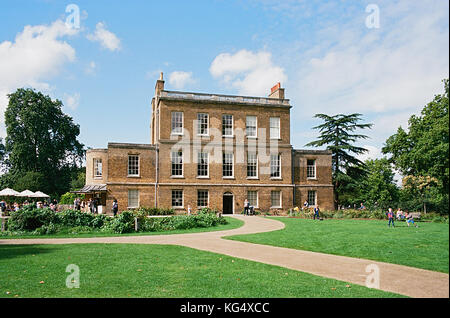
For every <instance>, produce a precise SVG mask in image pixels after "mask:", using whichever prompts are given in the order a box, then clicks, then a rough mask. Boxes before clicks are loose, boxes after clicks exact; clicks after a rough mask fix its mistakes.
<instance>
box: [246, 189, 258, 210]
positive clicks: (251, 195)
mask: <svg viewBox="0 0 450 318" xmlns="http://www.w3.org/2000/svg"><path fill="white" fill-rule="evenodd" d="M247 200H248V202H249V204H250V205H251V206H253V207H258V191H247Z"/></svg>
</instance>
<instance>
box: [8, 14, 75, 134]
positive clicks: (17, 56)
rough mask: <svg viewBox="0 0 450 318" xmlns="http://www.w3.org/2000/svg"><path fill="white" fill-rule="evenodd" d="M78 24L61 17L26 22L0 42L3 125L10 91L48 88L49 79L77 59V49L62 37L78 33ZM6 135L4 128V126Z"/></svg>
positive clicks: (44, 89)
mask: <svg viewBox="0 0 450 318" xmlns="http://www.w3.org/2000/svg"><path fill="white" fill-rule="evenodd" d="M77 32H78V30H77V29H75V28H67V27H66V26H65V24H64V22H62V21H61V20H57V21H55V22H53V23H52V24H51V25H36V26H30V25H27V26H25V27H24V29H23V31H22V32H20V33H18V34H17V36H16V38H15V40H14V42H10V41H3V42H1V43H0V125H1V126H3V121H4V116H3V113H4V111H5V109H6V107H7V105H8V97H7V96H6V95H7V94H9V93H12V92H13V91H15V90H16V89H17V88H20V87H25V86H31V87H33V88H36V89H38V90H43V91H46V90H49V89H50V85H49V84H48V83H47V82H46V81H47V80H48V79H50V78H51V77H53V76H55V75H57V74H58V73H59V72H60V71H61V69H62V67H63V65H64V64H65V63H67V62H73V61H75V49H74V48H73V47H72V46H70V45H69V44H68V43H67V42H65V41H64V40H63V38H64V37H67V36H72V35H75V34H76V33H77ZM1 135H4V129H1Z"/></svg>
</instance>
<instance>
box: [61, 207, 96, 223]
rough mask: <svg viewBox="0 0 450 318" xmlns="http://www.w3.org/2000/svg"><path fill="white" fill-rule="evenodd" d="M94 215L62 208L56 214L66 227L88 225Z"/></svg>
mask: <svg viewBox="0 0 450 318" xmlns="http://www.w3.org/2000/svg"><path fill="white" fill-rule="evenodd" d="M95 217H96V216H95V215H93V214H91V213H85V212H81V211H78V210H64V211H62V212H60V213H59V214H58V219H59V222H60V223H61V224H62V225H64V226H68V227H75V226H89V225H90V224H91V222H92V221H93V220H94V219H95Z"/></svg>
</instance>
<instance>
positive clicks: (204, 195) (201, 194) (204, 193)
mask: <svg viewBox="0 0 450 318" xmlns="http://www.w3.org/2000/svg"><path fill="white" fill-rule="evenodd" d="M208 200H209V192H208V190H198V191H197V207H199V208H204V207H207V206H208Z"/></svg>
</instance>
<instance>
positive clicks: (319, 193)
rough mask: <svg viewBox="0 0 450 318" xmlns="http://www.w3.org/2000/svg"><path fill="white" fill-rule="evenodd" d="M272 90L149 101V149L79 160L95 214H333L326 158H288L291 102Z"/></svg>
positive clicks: (316, 153)
mask: <svg viewBox="0 0 450 318" xmlns="http://www.w3.org/2000/svg"><path fill="white" fill-rule="evenodd" d="M284 97H285V96H284V89H283V88H281V87H280V84H279V83H278V84H277V85H275V86H274V87H273V88H272V89H271V93H270V95H269V96H268V97H267V98H264V97H247V96H231V95H217V94H202V93H190V92H178V91H168V90H165V89H164V80H163V75H162V73H161V76H160V79H159V80H157V81H156V87H155V96H154V97H153V99H152V115H151V122H150V128H151V129H150V130H151V137H150V143H149V144H133V143H108V147H107V148H106V149H89V150H88V151H87V152H86V185H85V186H84V187H83V189H81V190H80V191H79V193H85V194H86V195H87V198H89V197H96V198H97V200H98V202H99V206H100V210H99V211H100V212H103V213H111V206H112V202H113V200H114V199H117V201H118V204H119V210H121V211H122V210H126V209H132V208H137V207H140V206H145V207H161V208H173V209H175V211H176V213H180V214H181V213H186V212H187V209H188V207H190V208H191V210H192V211H196V210H197V209H199V208H202V207H210V208H213V209H217V210H219V211H222V212H223V213H224V214H227V213H241V212H242V211H243V209H244V200H245V199H248V201H249V202H250V205H252V206H254V207H255V210H257V211H262V212H275V211H276V212H284V213H285V212H286V211H287V210H289V209H290V208H293V207H295V206H298V207H300V206H302V204H303V202H304V201H305V200H307V201H308V202H309V204H310V205H312V206H315V205H317V204H318V205H320V208H321V209H334V205H333V185H332V183H331V152H330V151H325V150H296V149H293V147H292V145H291V140H290V109H291V107H292V106H291V105H290V104H289V100H288V99H285V98H284Z"/></svg>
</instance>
